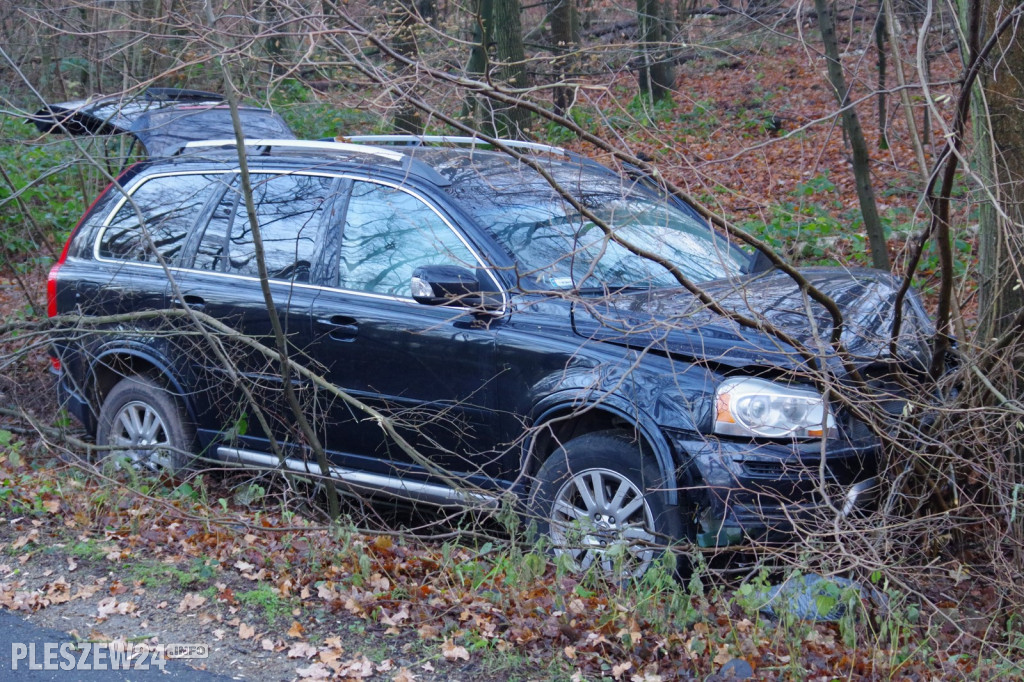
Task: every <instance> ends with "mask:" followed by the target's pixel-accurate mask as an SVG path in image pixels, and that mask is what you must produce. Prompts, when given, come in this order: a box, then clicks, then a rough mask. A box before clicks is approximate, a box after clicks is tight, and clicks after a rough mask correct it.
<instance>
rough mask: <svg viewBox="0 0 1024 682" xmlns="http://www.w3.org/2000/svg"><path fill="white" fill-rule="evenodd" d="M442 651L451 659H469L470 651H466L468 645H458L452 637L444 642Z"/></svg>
mask: <svg viewBox="0 0 1024 682" xmlns="http://www.w3.org/2000/svg"><path fill="white" fill-rule="evenodd" d="M441 653H442V654H443V655H444V657H445V658H446V659H447V660H449V661H458V660H460V659H461V660H463V661H468V660H469V652H468V651H466V647H464V646H457V645H456V644H455V643H454V642H452V640H450V639H446V640H444V644H442V645H441Z"/></svg>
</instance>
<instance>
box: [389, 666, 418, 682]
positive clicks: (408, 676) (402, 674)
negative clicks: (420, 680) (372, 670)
mask: <svg viewBox="0 0 1024 682" xmlns="http://www.w3.org/2000/svg"><path fill="white" fill-rule="evenodd" d="M391 682H416V676H415V675H413V674H412V673H411V672H409V669H408V668H399V669H398V672H397V673H395V676H394V677H392V678H391Z"/></svg>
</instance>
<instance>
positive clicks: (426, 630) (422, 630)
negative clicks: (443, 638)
mask: <svg viewBox="0 0 1024 682" xmlns="http://www.w3.org/2000/svg"><path fill="white" fill-rule="evenodd" d="M416 633H417V634H418V635H419V636H420V639H434V638H435V637H437V636H439V635H440V634H441V630H440V629H439V628H437V627H435V626H433V625H430V624H429V623H427V624H425V625H421V626H419V628H417V630H416Z"/></svg>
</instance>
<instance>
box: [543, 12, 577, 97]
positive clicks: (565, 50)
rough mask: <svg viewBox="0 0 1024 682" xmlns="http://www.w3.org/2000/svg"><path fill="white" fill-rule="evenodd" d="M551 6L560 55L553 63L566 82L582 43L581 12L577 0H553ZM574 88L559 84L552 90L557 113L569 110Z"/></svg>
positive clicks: (558, 76)
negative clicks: (576, 52)
mask: <svg viewBox="0 0 1024 682" xmlns="http://www.w3.org/2000/svg"><path fill="white" fill-rule="evenodd" d="M553 3H554V7H552V8H551V11H550V16H551V37H552V39H553V41H554V43H555V46H554V47H555V54H556V55H559V56H558V57H557V58H556V59H555V60H554V63H553V66H554V70H555V77H556V78H557V79H558V81H559V82H565V78H566V72H567V71H569V70H570V69H571V68H572V65H573V64H574V63H575V59H574V57H573V53H574V52H575V51H576V49H577V48H578V47H579V43H580V21H579V13H578V12H577V11H576V0H553ZM571 97H572V90H571V89H570V88H567V87H563V86H561V85H560V86H558V87H556V88H555V89H554V90H553V91H552V95H551V99H552V104H553V105H554V109H555V113H556V114H558V115H559V116H564V115H565V114H566V112H568V110H569V105H570V103H571Z"/></svg>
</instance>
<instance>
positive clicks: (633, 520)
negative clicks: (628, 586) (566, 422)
mask: <svg viewBox="0 0 1024 682" xmlns="http://www.w3.org/2000/svg"><path fill="white" fill-rule="evenodd" d="M668 485H671V482H666V481H664V480H663V478H662V476H661V474H660V472H659V469H658V466H657V464H656V463H655V462H654V460H653V458H652V457H649V456H644V453H643V452H642V450H641V448H640V446H639V444H638V443H637V442H635V441H633V440H631V439H630V438H629V437H628V436H627V435H626V434H623V433H619V432H614V431H611V432H609V431H605V432H598V433H589V434H586V435H583V436H580V437H578V438H574V439H572V440H570V441H569V442H567V443H566V444H565V445H564V446H562V447H561V448H559V449H558V450H556V451H555V452H554V453H553V454H552V455H551V456H550V457H548V459H547V460H546V461H545V462H544V464H543V465H542V466H541V468H540V470H539V471H538V472H537V480H536V482H535V483H534V485H533V489H532V491H531V493H530V504H529V506H530V511H531V512H532V514H533V515H534V516H535V518H536V521H537V528H538V530H539V531H540V533H541V534H542V535H544V536H547V537H548V539H549V540H550V542H551V545H552V548H553V550H554V552H555V554H556V555H567V556H568V557H569V558H570V559H571V560H572V563H573V565H574V566H575V567H576V568H577V569H579V570H584V571H585V570H588V569H590V568H591V567H594V566H596V567H597V568H598V569H599V570H600V571H601V572H602V573H604V574H605V575H607V576H609V577H612V578H613V579H619V578H639V577H640V576H642V575H643V574H644V573H646V572H647V570H648V569H649V568H650V567H651V564H652V563H653V562H654V561H655V560H656V559H657V558H658V557H659V556H661V554H662V553H664V552H665V551H666V548H667V547H668V545H670V544H673V543H675V542H677V541H678V540H679V539H680V538H681V536H682V528H683V523H682V517H681V516H680V512H679V508H678V507H676V506H675V505H670V504H668V503H667V502H666V501H665V497H666V495H665V492H664V490H665V488H666V487H667V486H668Z"/></svg>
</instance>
